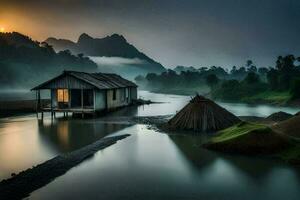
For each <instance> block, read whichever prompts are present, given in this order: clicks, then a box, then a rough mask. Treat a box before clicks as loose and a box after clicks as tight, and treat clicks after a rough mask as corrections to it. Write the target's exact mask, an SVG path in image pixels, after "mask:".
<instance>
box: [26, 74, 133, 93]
mask: <svg viewBox="0 0 300 200" xmlns="http://www.w3.org/2000/svg"><path fill="white" fill-rule="evenodd" d="M67 75H69V76H72V77H74V78H76V79H79V80H81V81H84V82H86V83H88V84H90V85H92V86H94V87H96V88H98V89H100V90H105V89H116V88H124V87H137V85H136V84H135V83H134V82H132V81H129V80H127V79H124V78H123V77H121V76H120V75H117V74H109V73H87V72H78V71H64V72H63V73H62V74H61V75H59V76H57V77H55V78H53V79H50V80H48V81H46V82H44V83H42V84H40V85H38V86H36V87H34V88H32V89H31V90H39V89H48V88H47V86H48V84H50V83H52V82H53V81H56V80H58V79H60V78H62V77H64V76H67Z"/></svg>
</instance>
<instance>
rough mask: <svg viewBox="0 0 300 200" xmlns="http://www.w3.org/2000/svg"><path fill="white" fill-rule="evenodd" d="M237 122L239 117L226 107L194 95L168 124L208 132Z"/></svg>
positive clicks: (171, 126)
mask: <svg viewBox="0 0 300 200" xmlns="http://www.w3.org/2000/svg"><path fill="white" fill-rule="evenodd" d="M238 122H240V119H239V118H238V117H236V116H235V115H233V114H232V113H230V112H229V111H227V110H226V109H224V108H222V107H221V106H219V105H218V104H216V103H215V102H213V101H212V100H209V99H206V98H205V97H203V96H200V95H196V96H195V97H194V98H193V99H192V100H191V101H190V103H189V104H187V105H186V106H185V107H184V108H183V109H182V110H181V111H179V112H178V113H177V114H176V115H175V116H174V117H173V118H172V119H170V121H169V122H168V124H169V126H170V128H172V129H181V130H194V131H203V132H210V131H218V130H222V129H225V128H228V127H230V126H232V125H234V124H236V123H238Z"/></svg>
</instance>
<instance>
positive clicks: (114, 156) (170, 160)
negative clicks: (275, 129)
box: [30, 125, 300, 200]
mask: <svg viewBox="0 0 300 200" xmlns="http://www.w3.org/2000/svg"><path fill="white" fill-rule="evenodd" d="M126 133H131V134H132V135H131V136H130V137H128V138H126V139H125V140H123V141H120V142H118V143H117V144H116V145H113V146H111V147H109V148H107V149H104V150H102V151H99V152H98V153H97V154H96V155H95V156H94V157H93V158H91V159H90V160H88V161H86V162H84V163H82V164H80V165H79V166H77V167H76V168H73V169H71V170H70V171H69V172H68V173H67V174H65V175H64V176H62V177H59V178H57V179H56V180H55V181H53V182H52V183H50V184H49V185H47V186H45V187H44V188H41V189H39V190H37V191H35V192H33V194H32V195H31V197H30V199H45V200H47V199H82V198H85V199H97V198H99V197H101V198H102V199H199V198H200V199H202V198H203V199H228V200H233V199H244V200H248V199H249V200H252V199H258V200H260V199H261V200H266V199H272V200H273V199H278V200H279V199H284V197H285V196H286V197H287V199H291V200H296V199H298V197H299V195H300V190H299V188H300V183H299V180H300V179H299V177H298V176H297V169H295V168H293V167H290V166H288V165H285V164H279V163H277V162H273V161H272V160H266V159H252V158H251V159H249V158H247V157H242V156H241V157H239V156H232V157H231V156H226V155H220V154H217V153H214V152H209V151H206V150H204V149H201V148H199V144H201V143H202V142H203V141H204V140H205V138H204V139H203V138H201V137H182V136H176V135H172V136H169V135H165V134H161V133H158V132H155V131H153V130H148V129H147V128H146V126H143V125H135V126H132V127H129V128H126V129H123V130H121V131H119V132H117V133H115V135H118V134H126ZM265 166H267V167H265ZM247 168H249V169H247ZM245 169H246V170H245ZM282 181H284V184H283V182H282Z"/></svg>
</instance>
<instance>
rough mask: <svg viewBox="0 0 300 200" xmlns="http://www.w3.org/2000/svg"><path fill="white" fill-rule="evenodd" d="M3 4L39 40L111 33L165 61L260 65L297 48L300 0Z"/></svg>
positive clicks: (99, 0) (299, 48)
mask: <svg viewBox="0 0 300 200" xmlns="http://www.w3.org/2000/svg"><path fill="white" fill-rule="evenodd" d="M1 8H2V10H4V9H8V10H10V9H11V10H13V11H14V12H16V13H21V14H20V16H21V17H23V18H24V20H25V21H26V20H27V21H28V23H30V24H31V26H32V28H31V29H28V30H26V32H27V33H29V34H31V35H32V36H33V37H35V38H37V39H44V38H46V37H47V36H56V37H61V38H65V37H67V38H71V39H73V40H75V39H76V38H77V37H78V35H79V34H80V33H81V32H87V33H89V34H91V35H93V36H99V37H101V36H104V35H106V34H111V33H114V32H117V33H120V34H123V35H125V37H126V38H127V39H128V40H129V42H131V43H133V44H135V45H136V46H137V47H138V48H139V49H140V50H142V51H144V52H145V53H146V54H148V55H149V56H151V57H154V58H155V59H156V60H158V61H160V62H162V63H163V64H165V65H168V66H170V65H172V66H174V65H177V64H178V65H179V64H180V65H194V66H206V65H222V66H232V65H241V64H242V63H244V62H245V60H246V59H249V58H251V59H253V60H254V61H255V62H256V63H257V64H258V65H259V66H262V65H271V64H273V62H274V60H275V57H276V56H277V55H279V54H286V53H294V54H299V52H300V40H299V39H298V38H299V35H300V26H299V21H300V12H299V10H300V1H298V0H251V1H249V0H226V1H223V0H163V1H162V0H152V1H151V0H127V1H125V0H109V1H104V0H51V1H42V0H27V1H23V0H22V1H21V0H20V1H17V0H4V1H3V0H2V1H1V2H0V12H1ZM8 17H10V15H4V16H3V18H4V19H5V18H8ZM18 31H22V30H18Z"/></svg>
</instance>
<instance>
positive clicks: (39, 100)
mask: <svg viewBox="0 0 300 200" xmlns="http://www.w3.org/2000/svg"><path fill="white" fill-rule="evenodd" d="M37 104H38V106H37V107H38V110H41V111H42V105H41V92H40V90H38V103H37ZM43 118H44V113H43V111H42V120H43Z"/></svg>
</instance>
